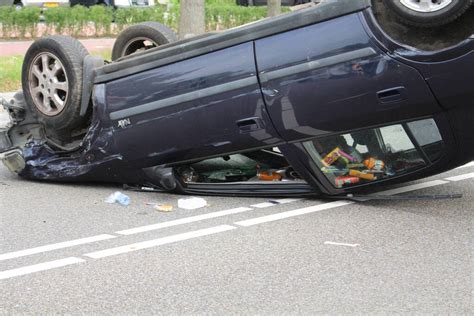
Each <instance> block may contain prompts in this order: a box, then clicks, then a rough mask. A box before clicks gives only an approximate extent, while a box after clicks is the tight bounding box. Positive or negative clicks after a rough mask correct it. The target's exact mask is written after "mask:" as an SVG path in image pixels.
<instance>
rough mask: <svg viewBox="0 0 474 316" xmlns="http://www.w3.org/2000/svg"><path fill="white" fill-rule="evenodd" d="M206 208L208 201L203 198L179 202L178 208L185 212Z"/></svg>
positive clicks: (180, 200)
mask: <svg viewBox="0 0 474 316" xmlns="http://www.w3.org/2000/svg"><path fill="white" fill-rule="evenodd" d="M204 206H207V201H206V200H204V199H203V198H198V197H193V198H188V199H179V200H178V207H179V208H182V209H185V210H195V209H198V208H201V207H204Z"/></svg>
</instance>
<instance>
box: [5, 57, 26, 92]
mask: <svg viewBox="0 0 474 316" xmlns="http://www.w3.org/2000/svg"><path fill="white" fill-rule="evenodd" d="M22 63H23V56H8V57H0V92H10V91H15V90H18V89H19V88H20V86H21V65H22Z"/></svg>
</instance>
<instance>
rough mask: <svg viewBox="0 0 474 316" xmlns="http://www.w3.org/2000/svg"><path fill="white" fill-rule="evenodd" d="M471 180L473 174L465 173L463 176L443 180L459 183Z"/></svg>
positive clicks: (473, 176)
mask: <svg viewBox="0 0 474 316" xmlns="http://www.w3.org/2000/svg"><path fill="white" fill-rule="evenodd" d="M471 178H474V172H471V173H465V174H460V175H458V176H454V177H449V178H446V179H445V180H449V181H461V180H466V179H471Z"/></svg>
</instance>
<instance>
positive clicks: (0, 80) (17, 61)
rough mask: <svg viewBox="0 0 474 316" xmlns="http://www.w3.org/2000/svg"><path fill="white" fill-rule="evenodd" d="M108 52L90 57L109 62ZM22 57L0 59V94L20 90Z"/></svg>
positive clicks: (102, 51)
mask: <svg viewBox="0 0 474 316" xmlns="http://www.w3.org/2000/svg"><path fill="white" fill-rule="evenodd" d="M111 54H112V52H111V51H110V50H101V51H94V52H92V53H91V55H96V56H100V57H102V58H103V59H105V60H111ZM22 64H23V56H22V55H16V56H2V57H0V92H11V91H16V90H19V89H21V66H22Z"/></svg>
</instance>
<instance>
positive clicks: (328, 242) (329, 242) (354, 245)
mask: <svg viewBox="0 0 474 316" xmlns="http://www.w3.org/2000/svg"><path fill="white" fill-rule="evenodd" d="M324 244H325V245H334V246H346V247H359V246H360V244H346V243H343V242H334V241H325V242H324Z"/></svg>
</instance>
